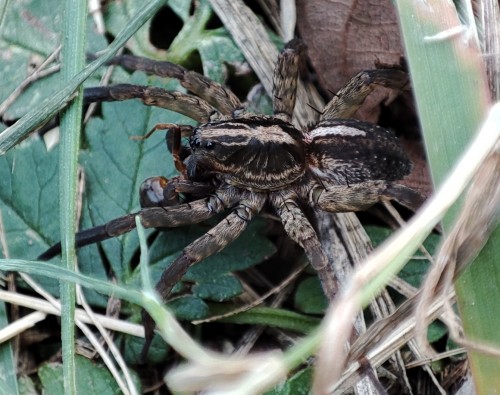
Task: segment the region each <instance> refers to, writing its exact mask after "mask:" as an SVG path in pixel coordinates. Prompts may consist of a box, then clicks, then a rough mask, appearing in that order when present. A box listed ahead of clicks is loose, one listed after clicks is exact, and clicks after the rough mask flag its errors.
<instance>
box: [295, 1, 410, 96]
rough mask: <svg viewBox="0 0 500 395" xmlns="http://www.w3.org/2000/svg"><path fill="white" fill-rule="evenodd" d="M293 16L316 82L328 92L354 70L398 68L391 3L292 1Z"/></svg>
mask: <svg viewBox="0 0 500 395" xmlns="http://www.w3.org/2000/svg"><path fill="white" fill-rule="evenodd" d="M297 15H299V16H300V17H298V18H297V27H298V29H299V32H300V34H301V37H302V38H303V39H304V41H305V42H306V43H307V45H308V54H309V58H310V59H311V62H312V64H313V66H314V67H315V69H316V72H317V73H318V79H319V82H320V84H321V85H322V86H323V87H325V88H326V89H328V90H330V91H332V92H336V91H337V90H338V89H340V88H341V87H342V86H344V85H345V83H346V82H347V81H348V80H349V79H350V78H351V77H352V76H353V75H355V74H356V73H357V72H358V71H361V70H365V69H372V68H374V67H375V65H376V64H377V63H384V64H399V62H400V58H401V56H402V55H403V48H402V45H401V39H400V34H399V26H398V22H397V16H396V12H395V9H394V5H393V4H392V2H391V1H390V0H375V1H370V2H364V1H346V0H343V1H329V0H297Z"/></svg>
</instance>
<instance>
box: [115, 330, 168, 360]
mask: <svg viewBox="0 0 500 395" xmlns="http://www.w3.org/2000/svg"><path fill="white" fill-rule="evenodd" d="M144 342H145V340H144V338H142V337H137V336H131V335H126V336H123V339H122V344H123V347H122V350H123V358H124V359H125V362H127V363H128V364H129V365H136V364H137V362H138V356H139V355H141V352H142V349H143V347H144ZM169 351H170V347H169V346H168V344H167V343H165V340H163V338H162V337H161V336H160V335H158V334H156V333H155V335H154V337H153V341H152V342H151V345H150V347H149V350H148V355H147V359H146V361H141V362H146V363H148V364H150V365H155V364H158V363H161V362H163V361H165V359H166V358H167V356H168V352H169Z"/></svg>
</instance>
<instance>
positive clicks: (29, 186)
mask: <svg viewBox="0 0 500 395" xmlns="http://www.w3.org/2000/svg"><path fill="white" fill-rule="evenodd" d="M57 168H58V165H57V150H53V151H51V152H48V153H47V151H46V149H45V146H44V144H43V142H42V141H40V140H39V139H37V138H32V139H29V140H27V141H25V142H24V143H23V144H21V145H20V146H18V147H17V149H16V150H12V151H10V152H8V153H7V154H6V155H3V156H0V210H1V212H2V218H3V223H4V228H5V238H6V241H7V246H8V249H9V251H8V252H9V256H10V257H22V258H35V257H36V256H38V255H39V254H40V253H42V252H43V251H44V250H45V249H46V248H48V247H49V246H50V245H51V244H52V243H54V242H55V241H56V240H57V233H58V231H59V229H58V227H59V225H58V222H57V220H58V215H57V213H58V203H57V198H56V196H57V194H58V188H57V186H58V181H57ZM2 257H7V256H6V253H5V252H3V254H2Z"/></svg>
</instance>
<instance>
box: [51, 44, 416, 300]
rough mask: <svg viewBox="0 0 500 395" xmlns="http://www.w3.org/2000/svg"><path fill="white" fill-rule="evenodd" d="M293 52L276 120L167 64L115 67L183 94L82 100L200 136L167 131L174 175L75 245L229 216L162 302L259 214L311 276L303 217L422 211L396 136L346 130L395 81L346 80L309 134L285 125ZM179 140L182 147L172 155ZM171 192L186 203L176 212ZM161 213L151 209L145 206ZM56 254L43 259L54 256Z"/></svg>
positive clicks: (99, 93) (165, 288)
mask: <svg viewBox="0 0 500 395" xmlns="http://www.w3.org/2000/svg"><path fill="white" fill-rule="evenodd" d="M298 48H299V46H298V43H297V42H296V41H292V42H291V43H289V44H288V45H287V46H286V47H285V49H284V50H283V51H282V52H281V54H280V56H279V58H278V62H277V65H276V70H275V74H274V92H273V96H274V97H273V107H274V116H264V115H254V114H247V113H245V112H244V110H243V107H242V105H241V103H240V102H239V100H238V98H237V97H236V96H235V95H234V94H233V93H232V92H231V91H229V90H227V89H226V88H224V87H223V86H221V85H219V84H217V83H214V82H212V81H210V80H208V79H207V78H206V77H204V76H202V75H199V74H197V73H194V72H190V71H187V70H184V69H183V68H182V67H180V66H177V65H173V64H171V63H168V62H152V61H148V60H145V59H136V58H134V59H132V58H130V57H125V58H121V59H120V60H119V62H121V63H126V64H128V65H129V66H133V68H135V69H142V70H146V71H154V72H157V73H158V71H160V73H159V74H161V75H166V76H170V77H174V78H178V79H179V80H180V82H181V84H182V85H183V86H185V87H186V88H187V89H188V90H190V91H191V92H193V93H195V94H196V95H197V96H192V95H189V94H185V93H180V92H169V91H165V90H162V89H159V88H151V87H141V86H132V85H120V86H114V87H109V88H107V89H105V90H102V89H101V90H92V91H87V94H88V95H89V96H90V97H91V98H92V99H96V98H98V99H100V100H125V99H130V98H140V99H142V100H143V101H144V103H146V104H148V105H158V106H162V107H165V108H169V109H173V110H175V111H177V112H181V113H183V114H185V115H188V116H190V117H191V118H193V119H195V120H197V121H199V122H200V123H201V125H200V126H198V127H194V128H193V127H189V126H186V125H173V124H165V125H159V126H158V128H161V129H168V130H169V131H168V133H167V142H168V146H169V149H170V150H171V151H172V153H173V156H174V161H175V164H176V168H177V169H178V170H179V172H180V173H181V176H179V177H177V178H174V179H172V180H166V179H164V178H162V177H155V178H152V179H148V180H147V181H146V182H145V183H144V184H143V186H142V188H141V202H142V204H143V206H146V207H144V208H143V209H142V210H141V211H139V212H137V213H134V214H130V215H128V216H125V217H121V218H118V219H115V220H112V221H110V222H109V223H107V224H105V225H102V226H100V227H97V228H93V229H90V230H87V231H83V232H81V233H79V234H78V235H77V242H78V245H85V244H89V243H92V242H95V241H97V240H103V239H106V238H110V237H115V236H117V235H120V234H123V233H125V232H128V231H130V230H131V229H133V228H134V227H135V219H134V218H135V217H136V216H139V217H140V218H141V222H142V224H143V225H144V226H145V227H176V226H184V225H188V224H193V223H199V222H201V221H204V220H206V219H208V218H210V217H213V216H214V215H215V214H217V213H221V212H224V211H226V210H230V213H229V214H228V215H227V216H226V217H225V219H224V220H223V221H221V222H219V223H218V224H217V225H215V227H214V228H212V229H211V230H210V231H208V232H207V233H206V234H205V235H203V236H201V237H200V238H198V239H197V240H195V241H194V242H193V243H191V244H190V245H188V246H186V247H185V248H184V250H183V252H182V253H181V255H180V256H179V257H177V258H176V259H175V260H174V261H173V262H172V264H171V265H170V266H169V267H168V268H167V269H166V270H165V272H164V273H163V275H162V277H161V279H160V280H159V281H158V283H157V290H158V292H159V293H160V294H161V295H162V296H163V297H166V296H167V295H168V294H169V293H170V290H171V288H172V286H173V285H174V284H175V283H176V282H178V281H179V280H180V279H181V278H182V276H183V275H184V273H185V272H186V271H187V269H188V268H189V267H190V266H191V265H193V264H195V263H197V262H199V261H201V260H202V259H204V258H205V257H207V256H209V255H211V254H214V253H216V252H218V251H220V250H221V249H223V248H224V247H225V246H226V245H227V244H228V243H230V242H232V241H233V240H235V239H236V238H237V237H238V236H239V235H240V234H241V233H242V232H243V230H244V229H245V228H246V226H247V224H248V222H249V221H250V220H251V219H252V218H253V216H255V215H256V214H257V213H259V212H260V210H261V209H262V207H263V206H264V204H266V203H267V204H268V205H269V206H270V207H271V208H273V209H274V211H275V212H276V214H277V215H278V216H279V218H280V219H281V222H282V223H283V226H284V228H285V230H286V232H287V233H288V235H289V236H290V237H291V238H292V239H293V240H294V241H296V242H297V243H298V244H300V245H301V246H302V248H303V249H304V250H305V252H306V254H307V256H308V258H309V260H310V262H311V264H312V266H313V267H314V268H315V269H317V270H318V271H319V273H320V278H321V272H322V270H323V269H325V267H326V266H327V259H326V256H325V254H324V252H323V250H322V248H321V245H320V242H319V240H318V237H317V235H316V233H315V231H314V228H313V226H312V225H311V223H310V222H309V220H308V219H307V217H306V215H305V213H304V212H303V208H304V207H305V206H309V207H311V208H312V209H317V210H325V211H329V212H346V211H358V210H364V209H366V208H368V207H370V206H372V205H373V204H375V203H377V202H379V201H381V200H383V199H394V200H397V201H398V202H400V203H402V204H403V205H406V206H408V207H410V208H415V207H417V206H418V205H419V204H420V203H421V197H420V195H418V194H417V193H416V192H414V191H412V190H411V189H409V188H406V187H404V186H402V185H400V184H398V183H397V182H395V181H397V180H399V179H401V178H403V177H404V176H405V175H407V174H408V173H409V171H410V167H411V165H410V162H409V160H408V159H407V157H406V155H405V153H404V151H403V150H402V148H401V147H400V145H399V144H398V141H397V139H396V137H394V136H393V135H392V134H391V133H390V132H389V131H387V130H385V129H382V128H380V127H378V126H375V125H372V124H369V123H365V122H360V121H356V120H349V119H347V118H349V117H351V116H352V114H354V112H355V111H356V109H357V108H359V106H360V105H361V104H362V103H363V101H364V99H365V97H366V96H367V95H368V94H369V93H370V92H371V90H372V89H373V86H374V85H383V86H387V87H390V88H395V89H401V88H402V87H403V86H404V85H405V84H406V83H407V77H406V75H405V74H404V73H402V72H400V71H397V70H391V69H381V70H373V71H365V72H361V73H359V74H358V75H356V76H355V77H354V78H353V79H352V80H351V81H350V82H349V84H348V85H347V86H346V87H345V88H343V89H342V90H341V91H339V92H338V93H337V95H335V97H334V98H333V99H332V101H331V102H330V103H328V104H327V106H326V107H325V108H324V109H323V111H322V112H321V116H320V120H319V122H317V123H316V124H314V125H313V126H311V127H310V128H309V129H308V130H300V129H298V128H297V127H295V126H294V125H293V124H292V123H291V120H292V113H293V109H294V106H295V94H296V86H297V78H298V53H299V49H298ZM181 135H189V146H185V147H183V146H182V145H181ZM179 194H183V195H184V194H185V195H186V196H188V202H187V203H180V202H179V199H178V198H179ZM154 206H160V207H154ZM59 249H60V247H59V246H55V247H53V248H51V249H50V250H49V251H47V252H46V253H45V254H43V255H42V258H49V257H51V256H53V255H54V254H56V253H58V252H59ZM322 282H323V287H324V289H325V293H326V294H327V295H328V296H329V297H332V296H333V295H334V294H335V292H336V284H335V282H334V281H327V280H325V281H323V279H322Z"/></svg>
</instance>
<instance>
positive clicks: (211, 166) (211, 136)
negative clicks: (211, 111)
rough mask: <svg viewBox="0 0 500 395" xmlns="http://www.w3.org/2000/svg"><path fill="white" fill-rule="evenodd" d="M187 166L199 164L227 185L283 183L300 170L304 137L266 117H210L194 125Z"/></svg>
mask: <svg viewBox="0 0 500 395" xmlns="http://www.w3.org/2000/svg"><path fill="white" fill-rule="evenodd" d="M190 146H191V155H190V156H189V157H188V159H187V163H186V165H187V170H188V174H189V176H190V177H191V178H193V179H195V178H196V171H197V169H198V171H200V168H201V169H202V171H204V172H208V173H210V174H213V175H214V176H215V177H217V178H220V179H221V180H222V181H225V182H227V183H228V184H231V185H234V186H237V187H240V188H244V189H250V190H255V191H274V190H278V189H281V188H284V187H286V186H287V185H290V184H291V183H293V182H294V181H295V180H297V178H299V177H300V176H302V175H303V173H304V171H305V158H306V149H305V145H304V137H303V135H302V133H300V132H299V131H298V130H297V129H296V128H295V127H294V126H293V125H292V124H290V123H288V122H285V121H282V120H280V119H276V118H273V117H265V116H255V115H252V116H246V117H242V118H236V119H233V120H228V121H219V122H212V123H207V124H205V125H202V126H200V127H197V128H195V129H194V131H193V134H192V135H191V137H190Z"/></svg>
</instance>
